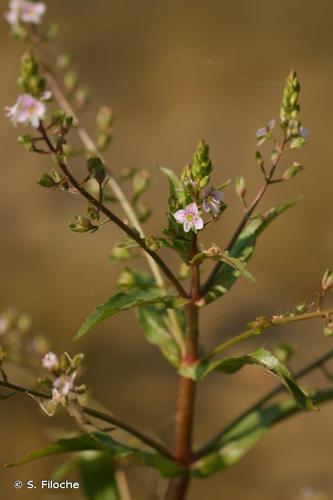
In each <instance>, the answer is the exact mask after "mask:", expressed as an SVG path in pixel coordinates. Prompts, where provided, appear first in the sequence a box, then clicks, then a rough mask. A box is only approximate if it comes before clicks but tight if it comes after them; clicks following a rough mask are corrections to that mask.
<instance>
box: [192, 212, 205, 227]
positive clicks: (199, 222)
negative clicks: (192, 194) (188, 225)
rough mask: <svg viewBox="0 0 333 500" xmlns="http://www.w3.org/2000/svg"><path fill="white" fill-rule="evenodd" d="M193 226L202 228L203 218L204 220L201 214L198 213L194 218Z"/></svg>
mask: <svg viewBox="0 0 333 500" xmlns="http://www.w3.org/2000/svg"><path fill="white" fill-rule="evenodd" d="M193 226H194V227H195V228H196V229H202V228H203V227H204V223H203V220H202V218H201V217H199V215H197V216H196V217H194V219H193Z"/></svg>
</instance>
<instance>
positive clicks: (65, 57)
mask: <svg viewBox="0 0 333 500" xmlns="http://www.w3.org/2000/svg"><path fill="white" fill-rule="evenodd" d="M71 62H72V57H71V55H70V54H60V55H59V56H58V58H57V66H58V68H59V69H67V68H68V66H69V65H70V64H71Z"/></svg>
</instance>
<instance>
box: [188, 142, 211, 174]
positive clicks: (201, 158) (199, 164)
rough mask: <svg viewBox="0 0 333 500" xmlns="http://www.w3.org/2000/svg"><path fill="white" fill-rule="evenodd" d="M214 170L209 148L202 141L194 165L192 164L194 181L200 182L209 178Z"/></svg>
mask: <svg viewBox="0 0 333 500" xmlns="http://www.w3.org/2000/svg"><path fill="white" fill-rule="evenodd" d="M212 170H213V166H212V163H211V161H210V158H209V147H208V145H207V144H206V143H205V142H204V141H203V140H202V141H200V142H199V144H198V146H197V149H196V151H195V153H194V156H193V163H192V175H193V179H194V180H197V181H200V180H201V179H203V178H204V177H208V178H209V177H210V175H211V173H212ZM208 182H209V180H208Z"/></svg>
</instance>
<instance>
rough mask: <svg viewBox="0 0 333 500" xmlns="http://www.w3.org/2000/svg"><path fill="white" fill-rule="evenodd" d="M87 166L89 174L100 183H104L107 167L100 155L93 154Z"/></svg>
mask: <svg viewBox="0 0 333 500" xmlns="http://www.w3.org/2000/svg"><path fill="white" fill-rule="evenodd" d="M87 168H88V172H89V174H90V175H91V176H92V177H93V178H94V179H96V181H97V182H98V184H102V182H103V181H104V179H105V167H104V165H103V162H102V160H101V159H100V158H98V156H91V157H90V158H88V161H87Z"/></svg>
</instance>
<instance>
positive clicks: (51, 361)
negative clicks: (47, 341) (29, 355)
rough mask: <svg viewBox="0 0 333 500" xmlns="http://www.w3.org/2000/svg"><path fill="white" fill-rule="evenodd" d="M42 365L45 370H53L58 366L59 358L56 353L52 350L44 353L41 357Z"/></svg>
mask: <svg viewBox="0 0 333 500" xmlns="http://www.w3.org/2000/svg"><path fill="white" fill-rule="evenodd" d="M42 365H43V366H44V368H46V369H47V370H53V369H55V368H58V366H59V360H58V357H57V355H56V354H54V352H51V351H50V352H48V353H46V354H45V356H44V357H43V359H42Z"/></svg>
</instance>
